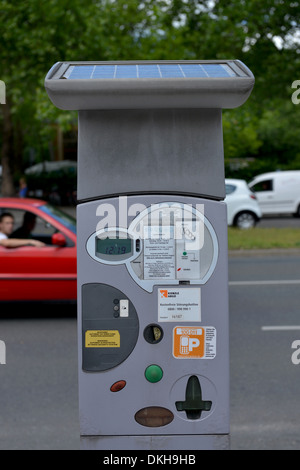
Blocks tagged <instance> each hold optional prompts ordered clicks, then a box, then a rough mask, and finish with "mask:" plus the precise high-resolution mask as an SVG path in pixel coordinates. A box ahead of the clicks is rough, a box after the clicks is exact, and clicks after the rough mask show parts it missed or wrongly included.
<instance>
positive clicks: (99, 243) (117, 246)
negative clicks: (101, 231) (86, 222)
mask: <svg viewBox="0 0 300 470" xmlns="http://www.w3.org/2000/svg"><path fill="white" fill-rule="evenodd" d="M96 252H97V253H100V254H103V255H126V254H128V253H132V240H131V239H129V238H127V239H126V238H125V239H124V238H105V239H100V238H96Z"/></svg>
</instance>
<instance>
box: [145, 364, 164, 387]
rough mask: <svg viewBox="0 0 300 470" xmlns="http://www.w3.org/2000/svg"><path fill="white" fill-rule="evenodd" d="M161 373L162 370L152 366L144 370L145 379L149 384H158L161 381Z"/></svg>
mask: <svg viewBox="0 0 300 470" xmlns="http://www.w3.org/2000/svg"><path fill="white" fill-rule="evenodd" d="M162 376H163V371H162V368H161V367H159V366H156V365H155V364H152V365H151V366H148V367H147V369H146V370H145V377H146V379H147V380H148V381H149V382H151V383H156V382H159V381H160V380H161V379H162Z"/></svg>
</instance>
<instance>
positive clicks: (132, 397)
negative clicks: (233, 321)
mask: <svg viewBox="0 0 300 470" xmlns="http://www.w3.org/2000/svg"><path fill="white" fill-rule="evenodd" d="M174 63H175V64H178V66H179V67H180V66H181V65H184V66H186V64H191V65H192V66H194V65H195V66H196V65H200V66H201V65H202V64H216V65H218V64H220V63H221V65H222V66H223V65H224V66H225V67H226V70H229V69H230V73H229V75H228V76H226V77H214V76H212V77H206V78H199V77H194V78H186V77H184V78H174V77H171V76H170V77H168V76H166V77H164V78H139V77H137V78H126V77H123V78H116V76H114V78H105V77H104V78H103V76H102V78H94V79H93V78H88V79H86V78H78V79H73V80H72V79H70V73H71V72H68V70H73V69H71V67H79V66H82V67H84V66H90V65H91V63H89V62H83V63H79V62H76V63H74V62H73V63H72V62H70V63H69V62H59V63H57V64H55V65H54V66H53V67H52V69H51V70H50V71H49V73H48V75H47V77H46V80H45V86H46V89H47V92H48V94H49V97H50V99H51V100H52V101H53V103H54V104H55V105H56V106H58V107H59V108H62V109H77V110H79V133H78V136H79V141H78V199H79V204H78V207H77V219H78V338H79V350H78V354H79V356H78V357H79V402H80V433H81V443H82V447H83V448H87V449H106V450H108V449H144V450H145V449H174V450H180V449H187V450H188V449H193V450H197V449H215V448H219V449H221V448H228V442H229V332H228V323H229V322H228V273H227V215H226V206H225V204H224V202H222V200H223V199H224V198H225V183H224V161H223V137H222V111H221V110H222V108H224V107H225V108H230V107H232V108H233V107H236V106H240V105H241V104H243V103H244V102H245V101H246V100H247V98H248V97H249V95H250V93H251V90H252V88H253V85H254V77H253V75H252V73H251V72H250V71H249V69H248V68H247V67H246V66H245V65H244V64H242V63H241V62H239V61H221V62H220V61H181V62H180V61H176V62H174V61H164V62H160V61H157V64H158V66H160V65H164V64H167V65H168V64H170V65H174ZM148 64H150V65H151V64H152V62H145V61H141V62H109V63H107V62H93V63H92V65H93V66H95V67H97V66H101V67H102V66H106V65H107V66H116V67H123V66H127V65H130V66H131V65H136V66H137V67H139V66H141V65H142V66H144V65H148ZM81 70H83V69H80V72H81ZM102 70H103V69H102ZM107 70H108V69H107ZM124 70H125V69H124ZM101 73H102V72H101ZM125 203H126V205H124V204H125ZM108 213H110V214H112V215H113V217H112V218H113V223H111V224H109V223H107V224H106V225H105V222H106V221H108V219H107V220H106V217H107V214H108ZM183 213H184V214H185V216H182V215H181V214H183ZM141 225H142V229H141ZM178 230H179V232H180V233H181V235H182V238H183V239H181V238H180V237H179V239H177V238H178V237H176V236H175V234H176V233H177V232H178ZM166 231H168V233H169V238H166V237H165V236H164V234H165V232H166ZM147 233H148V236H145V234H147ZM149 233H150V236H149ZM191 233H192V236H191V237H189V236H188V235H190V234H191ZM122 240H123V241H122ZM124 240H125V241H124Z"/></svg>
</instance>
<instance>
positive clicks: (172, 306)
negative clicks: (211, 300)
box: [158, 287, 201, 322]
mask: <svg viewBox="0 0 300 470" xmlns="http://www.w3.org/2000/svg"><path fill="white" fill-rule="evenodd" d="M158 321H159V322H164V321H169V322H172V321H174V322H178V321H179V322H180V321H185V322H187V321H193V322H200V321H201V289H199V288H185V289H177V288H176V287H172V288H167V289H166V288H165V287H162V288H158Z"/></svg>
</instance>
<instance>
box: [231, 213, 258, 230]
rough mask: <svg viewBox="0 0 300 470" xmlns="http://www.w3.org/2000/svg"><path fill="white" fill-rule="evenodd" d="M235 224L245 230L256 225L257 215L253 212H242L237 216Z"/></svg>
mask: <svg viewBox="0 0 300 470" xmlns="http://www.w3.org/2000/svg"><path fill="white" fill-rule="evenodd" d="M233 225H234V226H235V227H237V228H240V229H244V230H246V229H249V228H253V227H255V225H256V217H255V215H254V214H253V213H252V212H247V211H245V212H240V213H239V214H237V215H236V216H235V219H234V222H233Z"/></svg>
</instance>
